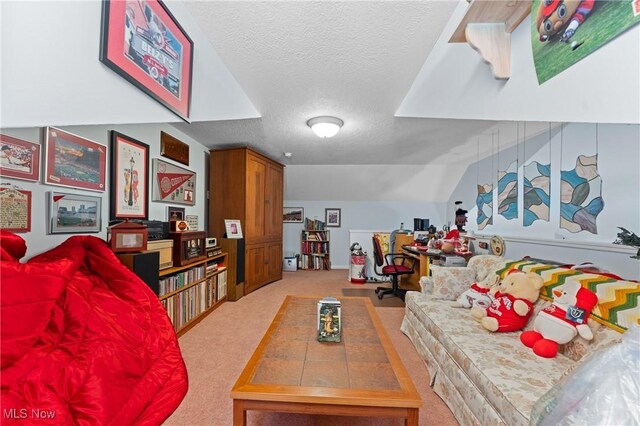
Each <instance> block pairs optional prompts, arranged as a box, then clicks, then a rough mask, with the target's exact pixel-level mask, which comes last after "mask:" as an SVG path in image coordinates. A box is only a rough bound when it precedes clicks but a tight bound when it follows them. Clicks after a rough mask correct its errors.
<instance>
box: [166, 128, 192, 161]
mask: <svg viewBox="0 0 640 426" xmlns="http://www.w3.org/2000/svg"><path fill="white" fill-rule="evenodd" d="M160 155H162V156H163V157H167V158H170V159H172V160H175V161H177V162H178V163H182V164H184V165H185V166H188V165H189V145H187V144H186V143H184V142H182V141H181V140H178V139H176V138H174V137H173V136H171V135H170V134H168V133H165V132H163V131H161V132H160Z"/></svg>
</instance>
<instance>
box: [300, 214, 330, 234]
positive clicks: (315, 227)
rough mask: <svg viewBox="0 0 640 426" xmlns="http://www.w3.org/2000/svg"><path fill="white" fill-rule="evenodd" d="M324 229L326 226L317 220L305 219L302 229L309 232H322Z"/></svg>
mask: <svg viewBox="0 0 640 426" xmlns="http://www.w3.org/2000/svg"><path fill="white" fill-rule="evenodd" d="M325 228H326V224H325V223H324V222H323V221H321V220H317V219H309V218H308V217H306V218H305V219H304V229H306V230H309V231H323V230H324V229H325Z"/></svg>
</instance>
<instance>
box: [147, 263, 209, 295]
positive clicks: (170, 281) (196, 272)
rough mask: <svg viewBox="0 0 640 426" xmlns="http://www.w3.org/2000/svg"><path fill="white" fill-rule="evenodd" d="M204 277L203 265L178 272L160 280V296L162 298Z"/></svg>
mask: <svg viewBox="0 0 640 426" xmlns="http://www.w3.org/2000/svg"><path fill="white" fill-rule="evenodd" d="M204 277H205V267H204V265H200V266H194V267H193V268H191V269H187V270H186V271H183V272H179V273H177V274H175V275H171V276H168V277H163V278H160V294H158V296H163V295H165V294H167V293H171V292H172V291H176V290H178V289H180V288H182V287H184V286H186V285H188V284H191V283H192V282H194V281H198V280H201V279H203V278H204Z"/></svg>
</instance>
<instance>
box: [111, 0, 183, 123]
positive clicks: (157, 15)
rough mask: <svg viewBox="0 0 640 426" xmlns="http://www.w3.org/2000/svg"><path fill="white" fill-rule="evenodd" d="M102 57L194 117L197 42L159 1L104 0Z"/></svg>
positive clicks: (139, 85) (160, 99) (136, 83)
mask: <svg viewBox="0 0 640 426" xmlns="http://www.w3.org/2000/svg"><path fill="white" fill-rule="evenodd" d="M100 46H101V47H100V61H101V62H103V63H104V64H105V65H106V66H108V67H109V68H111V69H112V70H113V71H115V72H116V73H118V74H119V75H120V76H122V77H123V78H125V79H126V80H127V81H129V82H130V83H131V84H133V85H134V86H136V87H137V88H138V89H140V90H142V91H143V92H145V93H146V94H148V95H149V96H151V97H152V98H153V99H155V100H156V101H158V102H159V103H161V104H162V105H164V106H165V107H167V108H168V109H170V110H171V111H173V112H174V113H175V114H176V115H178V116H179V117H180V118H182V119H183V120H185V121H186V122H189V106H190V103H191V78H192V69H193V41H192V40H191V39H190V38H189V36H188V35H187V33H186V32H185V31H184V29H183V28H182V27H181V26H180V24H179V23H178V21H176V19H175V17H174V16H173V15H172V14H171V12H170V11H169V9H168V8H167V6H166V5H165V4H164V3H163V2H162V1H160V0H112V1H109V0H106V1H103V2H102V33H101V45H100Z"/></svg>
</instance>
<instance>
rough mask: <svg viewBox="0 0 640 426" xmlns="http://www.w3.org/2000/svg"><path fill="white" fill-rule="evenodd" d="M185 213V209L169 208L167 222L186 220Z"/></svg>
mask: <svg viewBox="0 0 640 426" xmlns="http://www.w3.org/2000/svg"><path fill="white" fill-rule="evenodd" d="M184 212H185V209H184V207H174V206H169V207H167V220H169V221H172V220H185V217H184Z"/></svg>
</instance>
